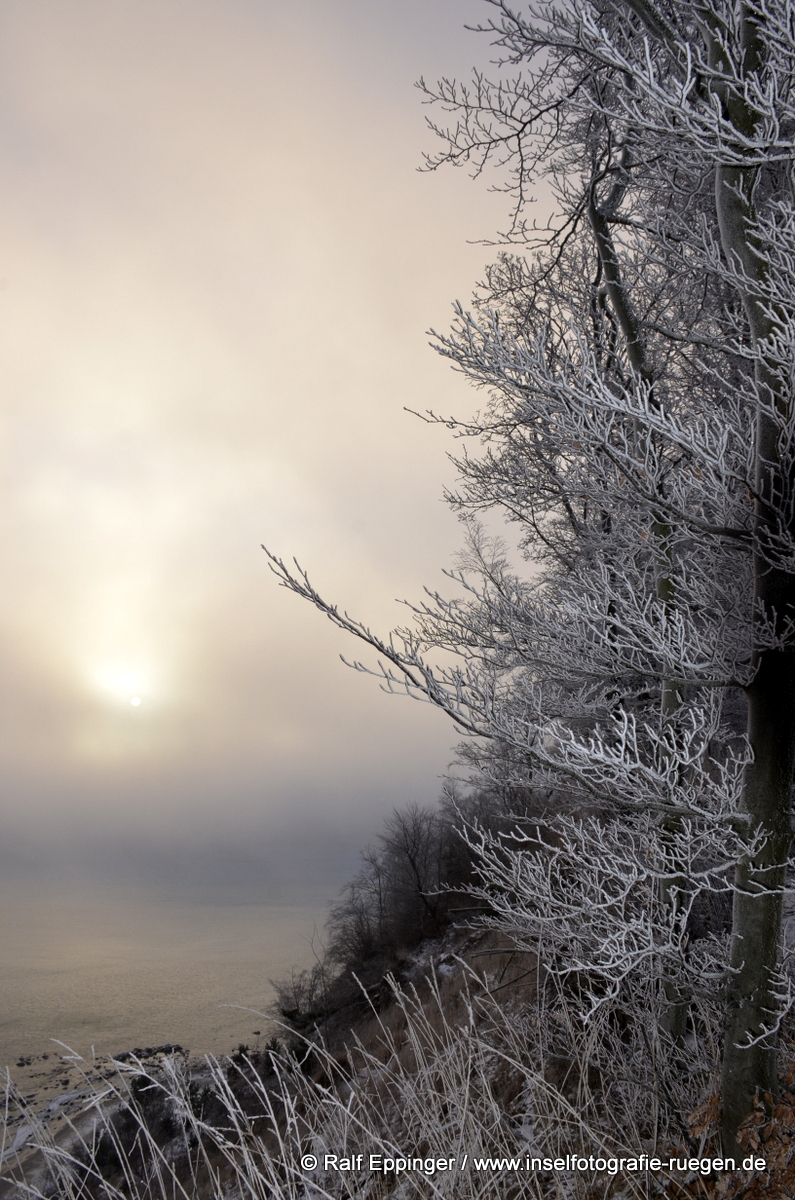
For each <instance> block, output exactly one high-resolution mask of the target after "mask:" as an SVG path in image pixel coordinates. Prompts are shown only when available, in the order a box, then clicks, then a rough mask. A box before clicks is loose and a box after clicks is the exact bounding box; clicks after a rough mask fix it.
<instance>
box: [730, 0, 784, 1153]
mask: <svg viewBox="0 0 795 1200" xmlns="http://www.w3.org/2000/svg"><path fill="white" fill-rule="evenodd" d="M740 29H741V45H740V47H739V50H740V53H741V56H742V66H743V73H744V75H745V76H746V78H747V76H748V75H749V74H750V73H751V72H755V71H758V70H760V69H761V67H762V65H763V56H764V43H763V36H762V32H761V31H760V28H759V26H758V24H757V23H756V21H755V20H754V19H753V18H752V15H751V14H750V13H749V11H748V8H747V7H745V9H744V12H743V20H742V23H741V26H740ZM717 58H719V55H718V54H716V59H717ZM721 99H722V102H723V108H724V113H725V115H726V116H727V117H728V118H729V120H730V121H731V123H732V124H733V125H734V127H735V128H736V129H737V130H738V131H739V132H742V133H744V134H746V135H748V134H751V133H753V131H754V128H755V125H756V117H755V114H754V112H753V110H752V109H751V107H750V106H749V104H748V102H747V99H746V95H744V94H743V93H742V92H740V90H739V89H738V88H737V87H734V88H731V89H729V88H727V89H726V92H725V93H724V95H723V96H722V97H721ZM756 182H757V176H756V169H755V168H753V167H748V168H743V167H741V166H736V165H733V166H719V167H718V169H717V171H716V181H715V200H716V208H717V216H718V223H719V227H720V234H721V241H722V245H723V251H724V254H725V256H726V259H727V261H728V262H729V264H730V265H732V266H735V267H736V268H737V269H738V277H739V278H740V279H741V280H742V282H741V284H740V292H741V296H742V301H743V306H744V309H745V313H746V316H747V318H748V322H749V326H750V330H751V336H752V338H753V341H754V344H755V345H756V347H757V348H758V349H759V350H760V355H759V358H758V360H757V372H756V383H757V388H758V395H759V410H758V414H757V429H756V446H755V461H756V478H755V491H756V497H755V539H756V552H755V559H754V599H755V612H756V614H757V621H758V622H765V623H767V624H768V625H770V626H772V628H773V629H774V630H775V631H776V633H777V634H781V633H783V631H784V625H785V622H786V620H787V618H788V617H791V616H792V615H793V614H794V613H795V576H793V575H792V574H791V573H789V572H787V571H785V570H783V569H781V568H780V567H778V566H777V565H776V553H775V546H774V545H773V542H774V537H775V531H776V529H777V526H778V523H779V522H780V520H781V518H782V516H783V515H785V514H782V501H783V499H784V497H786V496H787V494H788V491H789V486H788V483H789V481H788V480H786V479H785V478H784V465H783V463H782V453H781V447H780V445H779V427H778V425H777V422H776V420H775V418H774V415H773V414H774V413H775V414H779V415H780V416H782V417H784V418H785V419H789V418H790V417H791V414H790V412H789V411H788V406H789V404H790V400H789V397H788V396H787V395H785V393H784V388H783V386H782V380H781V378H780V376H779V375H778V374H777V373H776V372H775V370H774V369H773V367H772V364H771V363H770V362H769V361H768V360H766V358H765V341H766V339H767V338H769V337H770V335H771V333H773V332H774V328H775V314H774V313H772V312H771V311H770V309H769V308H767V309H766V308H765V307H764V306H763V304H762V301H761V299H760V292H761V285H762V284H763V283H764V282H765V278H766V262H765V257H764V247H763V246H762V245H760V243H759V239H758V235H757V233H756V225H755V211H754V187H755V184H756ZM787 524H788V525H789V527H790V532H792V531H793V521H792V516H791V514H790V517H789V521H788V522H787ZM756 640H757V646H756V648H755V652H754V678H753V682H752V683H751V685H750V686H749V687H748V689H747V698H748V739H749V742H750V745H751V750H752V752H753V762H752V763H751V764H750V765H749V767H748V768H747V774H746V779H745V788H744V796H743V805H744V808H745V811H746V813H747V814H748V815H749V817H750V818H751V823H752V826H753V827H754V828H755V829H758V830H760V831H762V832H763V833H764V834H765V835H766V841H765V844H764V847H763V850H762V851H761V853H760V854H759V855H758V856H757V857H755V858H754V859H753V860H751V859H749V860H748V861H746V862H743V863H741V864H740V866H739V867H738V870H737V875H736V881H735V889H736V890H735V894H734V907H733V919H732V943H731V959H730V966H731V975H730V977H729V984H728V1005H727V1017H726V1033H725V1044H724V1056H723V1081H722V1101H723V1126H722V1134H723V1144H724V1152H725V1153H726V1154H727V1155H731V1154H736V1153H738V1152H739V1151H740V1147H739V1145H738V1141H737V1135H738V1130H739V1129H740V1126H741V1125H742V1123H743V1121H744V1120H745V1118H746V1117H747V1116H748V1115H749V1114H750V1113H751V1112H752V1110H753V1107H754V1104H755V1103H756V1102H757V1100H758V1099H761V1101H762V1102H763V1103H764V1104H766V1106H767V1107H768V1108H769V1107H770V1105H771V1103H772V1100H773V1099H774V1098H775V1096H776V1092H777V1069H776V1064H777V1053H776V1039H775V1035H769V1036H764V1033H765V1030H766V1029H770V1028H772V1027H774V1026H775V1024H776V1018H777V1016H778V1012H779V1008H780V999H779V997H778V996H777V989H776V975H777V972H778V969H779V966H780V961H781V937H782V890H783V887H784V875H785V869H786V862H787V858H788V855H789V848H790V841H791V834H790V805H791V791H792V777H793V766H794V765H795V653H794V652H793V651H792V650H790V649H770V648H766V647H763V646H760V645H759V644H758V642H759V638H758V637H757V639H756Z"/></svg>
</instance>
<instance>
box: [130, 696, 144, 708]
mask: <svg viewBox="0 0 795 1200" xmlns="http://www.w3.org/2000/svg"><path fill="white" fill-rule="evenodd" d="M140 703H141V697H140V696H133V698H132V700H131V701H130V704H132V706H133V708H137V707H138V705H139V704H140Z"/></svg>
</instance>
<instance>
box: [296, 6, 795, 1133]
mask: <svg viewBox="0 0 795 1200" xmlns="http://www.w3.org/2000/svg"><path fill="white" fill-rule="evenodd" d="M485 4H486V5H487V7H488V9H489V13H488V19H487V20H486V21H485V22H484V24H483V26H482V29H483V31H484V32H486V33H488V34H489V35H490V37H491V40H492V43H493V44H494V45H495V46H496V47H497V50H498V55H499V59H498V62H497V64H496V65H495V68H494V70H495V79H494V81H489V80H488V79H486V78H485V77H484V76H482V75H480V74H476V75H475V77H474V79H473V81H472V82H471V83H470V84H469V85H465V86H461V85H458V84H456V83H455V82H451V81H448V80H443V81H442V82H441V83H440V84H439V85H438V86H437V87H436V88H429V87H426V86H425V85H424V84H422V85H421V86H422V87H423V90H424V92H425V95H426V99H428V100H429V101H430V102H432V103H433V104H435V105H436V108H437V110H439V109H441V110H443V111H445V112H447V113H448V114H451V116H452V122H451V123H450V124H445V122H444V121H440V122H438V123H437V124H436V125H435V126H434V128H435V129H436V131H437V132H438V134H439V135H440V136H441V138H442V143H443V146H442V150H441V152H440V153H439V155H438V156H437V157H435V158H433V159H431V160H429V161H430V165H431V166H434V167H435V166H438V165H440V164H441V163H445V162H447V163H464V164H469V165H470V167H472V168H473V169H474V172H475V173H476V174H479V173H480V172H481V171H483V170H484V169H485V168H486V167H487V166H489V165H491V166H493V167H495V168H496V170H497V172H498V175H497V180H498V185H499V186H501V187H503V188H504V189H505V190H506V192H507V193H508V194H509V195H510V196H511V197H512V202H513V209H512V220H511V224H510V227H509V229H508V230H507V232H506V233H505V234H504V235H503V237H502V241H503V243H505V244H507V249H505V250H503V252H502V253H501V255H500V257H499V259H498V261H497V263H496V264H495V266H494V267H493V268H492V269H491V270H490V271H489V272H488V275H487V278H486V281H485V283H484V284H483V285H482V286H481V288H480V289H479V291H478V293H477V295H476V297H475V301H474V303H473V305H472V307H471V309H470V310H469V311H465V310H464V309H463V308H462V307H459V308H458V309H457V317H456V323H455V325H454V328H453V330H452V331H451V332H450V333H449V334H446V335H442V336H439V337H438V338H437V347H438V349H439V350H440V351H441V353H442V354H444V355H446V356H447V357H448V358H449V359H450V360H451V362H452V363H453V365H454V366H455V367H456V368H457V369H458V370H460V371H462V372H463V373H464V375H465V376H466V377H467V378H468V379H469V380H470V382H472V383H473V384H474V385H475V386H476V387H478V388H482V389H483V390H484V393H485V396H486V400H485V403H484V407H483V409H482V411H481V412H480V413H479V415H478V416H477V417H475V418H473V419H471V420H468V421H465V422H462V421H459V420H456V419H455V418H449V419H448V418H439V417H436V416H434V415H433V414H428V419H431V420H444V421H445V423H446V424H448V425H449V427H450V428H451V430H452V431H453V432H454V433H455V434H456V435H457V436H458V437H460V438H462V439H465V444H466V440H469V441H470V442H474V443H476V444H478V445H479V447H480V449H479V450H478V451H477V452H473V451H469V450H466V449H465V450H464V452H463V453H462V454H461V456H460V457H459V459H458V466H459V471H460V484H459V487H458V489H457V490H456V492H455V493H454V494H452V495H451V496H450V501H451V503H452V504H453V506H454V507H455V508H456V509H457V510H458V511H459V512H460V513H461V514H462V516H463V517H464V518H465V520H466V521H467V522H468V524H469V529H470V538H469V550H468V551H467V555H466V557H465V559H464V560H463V561H462V569H461V570H460V571H459V572H457V573H456V574H455V579H456V581H457V583H458V585H459V588H460V590H459V592H458V593H457V594H455V595H453V596H452V598H450V597H448V596H444V595H441V594H437V593H430V594H429V596H428V598H427V599H426V601H425V602H424V603H422V604H421V605H419V606H417V607H415V608H414V618H415V621H414V624H413V625H412V627H411V628H407V629H404V630H399V631H396V632H395V633H394V634H393V635H391V636H390V637H389V638H387V639H382V638H379V637H377V636H376V635H375V634H373V633H371V631H370V630H369V629H368V628H366V627H365V626H364V625H362V624H360V623H359V622H357V621H356V620H354V619H353V618H351V617H349V616H348V615H346V614H343V613H340V612H339V611H338V609H337V608H336V607H334V606H333V605H331V604H329V603H327V602H326V601H325V600H324V599H323V598H322V597H321V596H320V595H319V594H318V593H317V592H316V591H315V589H314V588H313V587H312V585H311V584H310V583H309V581H308V579H307V578H306V576H305V575H304V574H303V572H301V571H300V570H298V571H297V572H293V571H291V570H289V569H288V568H286V567H285V566H284V564H283V563H282V562H281V561H280V560H278V559H273V565H274V568H275V570H276V571H277V574H279V575H280V577H281V579H282V582H283V583H284V584H285V585H286V586H288V587H290V588H292V589H293V590H294V591H296V592H297V593H299V594H300V595H302V596H304V597H305V598H307V599H309V600H310V601H311V602H313V603H314V604H316V605H317V606H318V607H319V608H320V609H321V610H322V611H324V612H325V613H326V614H327V615H328V616H329V617H330V618H331V619H332V620H333V621H334V622H335V623H336V624H338V625H339V626H341V627H342V628H345V629H347V630H349V631H350V632H351V633H353V634H355V635H356V636H358V637H359V638H361V639H363V640H364V641H365V642H367V643H368V644H369V645H370V646H371V647H373V648H374V649H375V650H376V651H377V652H378V653H379V655H380V658H381V662H382V665H381V667H380V675H381V678H382V681H383V683H384V684H385V686H386V687H387V688H388V689H390V690H392V689H397V688H400V689H405V690H406V691H408V692H409V693H410V694H412V695H415V696H418V697H420V698H423V699H425V700H428V701H430V702H431V703H433V704H434V705H436V706H438V707H440V708H441V709H443V710H444V711H446V712H447V713H449V714H450V716H451V717H452V718H453V720H454V721H455V722H456V724H457V725H458V726H459V728H460V729H462V730H463V731H465V733H467V734H468V735H470V737H471V739H472V744H471V747H470V750H469V752H468V753H469V757H470V759H471V760H474V761H475V762H476V764H479V765H480V767H481V769H482V770H483V771H484V772H485V773H486V774H488V772H489V771H490V770H491V769H492V768H493V765H494V763H495V762H496V761H497V760H499V762H500V763H501V766H500V770H501V771H503V773H505V771H506V770H508V773H509V774H511V775H512V778H511V783H512V785H513V786H516V787H518V788H527V787H530V786H532V787H533V788H536V789H540V790H546V792H547V793H548V795H549V796H550V797H551V798H552V799H553V800H554V798H555V797H565V799H566V802H567V811H566V815H565V816H563V817H561V818H559V820H558V822H557V826H556V829H555V833H554V839H553V840H552V841H550V838H548V837H547V838H544V837H543V836H540V837H539V839H534V837H531V836H530V835H528V834H524V835H522V836H521V837H519V838H518V839H517V841H516V842H515V844H514V846H513V849H511V848H508V847H506V844H505V841H504V839H498V840H497V841H495V840H494V839H493V838H490V837H489V836H486V835H483V836H482V837H481V838H480V842H479V849H480V851H481V854H482V856H483V868H482V881H483V882H482V890H483V892H484V893H485V894H487V895H488V896H490V897H491V902H492V905H493V907H494V909H495V911H496V912H497V916H498V917H499V918H500V919H501V920H502V921H503V923H504V925H505V927H512V928H514V929H519V930H524V931H525V932H526V934H527V936H529V935H530V933H532V934H533V936H536V937H543V938H546V940H547V944H548V945H549V946H550V947H551V949H550V954H551V960H553V961H552V965H553V967H554V968H555V969H557V970H558V971H559V972H560V973H561V974H564V975H565V974H566V973H567V972H572V971H576V973H577V976H578V979H582V978H586V979H587V980H588V981H589V982H588V984H587V986H586V988H585V992H586V993H587V1003H588V1005H590V1006H591V1009H595V1008H598V1007H599V1006H600V1005H602V1004H604V1003H606V1002H608V1000H609V999H610V998H611V997H615V996H616V995H618V994H619V993H620V992H621V989H622V988H626V986H627V985H628V983H629V984H632V981H633V980H634V981H636V982H637V980H638V979H640V978H641V976H642V977H643V978H644V979H645V980H646V981H647V984H648V987H649V988H650V989H651V991H647V992H645V993H644V995H652V994H653V995H655V996H656V997H657V1002H658V1019H659V1028H660V1029H661V1031H662V1035H663V1036H664V1037H666V1038H668V1039H669V1043H670V1046H671V1050H672V1054H674V1053H675V1050H676V1047H677V1046H683V1045H684V1044H685V1042H686V1040H687V1039H688V1038H690V1039H691V1040H692V1039H693V1038H697V1037H698V1030H697V1028H696V1026H695V1025H694V1023H693V1017H692V1005H693V1003H694V1002H695V1001H696V1000H698V999H699V998H701V999H703V998H704V997H708V998H709V999H710V1002H712V1003H714V1004H716V1005H720V1006H722V1010H723V1012H724V1039H723V1068H722V1070H723V1074H722V1111H723V1139H724V1146H725V1148H726V1150H727V1152H732V1151H733V1150H736V1145H737V1134H738V1130H739V1127H740V1125H741V1124H742V1121H743V1120H744V1118H745V1117H746V1116H747V1115H748V1114H749V1113H750V1112H751V1111H752V1109H753V1106H754V1102H755V1097H756V1096H757V1095H759V1096H761V1097H763V1098H764V1097H768V1098H769V1097H772V1096H775V1093H776V1078H777V1068H776V1053H777V1050H776V1047H777V1032H778V1030H779V1028H780V1023H781V1020H782V1017H783V1015H784V1012H785V1010H786V1008H787V1005H788V984H787V978H786V972H785V971H784V968H783V965H782V948H781V942H782V933H781V929H782V916H781V914H782V896H783V890H784V886H785V875H786V869H787V863H788V857H789V852H790V805H791V791H792V777H793V766H794V761H793V760H794V759H795V660H794V657H793V656H794V654H795V391H794V389H795V175H794V174H793V170H794V169H795V164H794V163H793V158H794V157H795V144H794V142H793V138H794V137H795V90H794V89H795V5H793V4H792V3H791V2H788V0H761V2H760V3H743V2H741V0H736V2H735V0H705V2H704V3H692V2H687V3H683V2H680V0H661V2H660V3H654V2H647V0H572V2H571V3H565V2H564V3H560V4H548V3H543V2H540V3H532V4H529V5H527V6H524V7H523V8H522V9H521V10H519V9H516V10H514V9H512V8H511V7H509V5H508V4H507V3H504V2H502V0H485ZM540 180H545V181H546V182H547V184H548V185H549V186H551V187H552V189H553V192H554V195H555V198H556V211H557V217H556V218H555V220H554V221H553V222H552V223H551V224H550V225H549V226H548V227H546V228H543V229H538V228H536V227H535V225H533V224H532V223H531V222H530V219H529V216H528V208H527V205H528V202H529V199H530V196H531V192H532V187H533V186H534V184H535V183H536V182H537V181H540ZM494 511H497V512H499V513H502V514H503V516H505V517H506V518H507V519H508V520H509V521H511V522H513V523H514V524H515V525H516V527H517V529H518V530H519V533H520V544H521V549H522V552H523V554H524V556H525V558H526V560H527V561H528V562H529V563H531V564H532V570H530V571H529V572H528V571H525V572H524V573H516V572H514V571H512V570H511V568H510V566H509V564H508V562H507V560H506V557H505V554H504V553H503V552H502V550H501V549H500V547H499V546H497V545H496V544H495V543H494V542H490V541H489V539H487V538H486V537H485V536H484V535H483V534H482V533H480V532H479V529H478V525H477V519H478V515H479V514H484V513H491V512H494ZM444 652H451V653H452V658H451V659H450V660H449V662H450V664H451V665H449V666H445V665H444ZM440 663H441V664H442V665H439V664H440ZM362 669H365V668H362ZM376 673H378V670H377V671H376ZM479 744H482V745H485V746H488V747H490V749H488V750H487V751H486V752H483V753H481V752H479V751H478V749H477V746H478V745H479ZM495 748H496V749H495ZM506 763H507V764H509V768H506V765H505V764H506ZM552 824H554V821H553V822H552ZM478 836H479V835H478V833H477V831H472V832H471V833H470V837H471V838H472V840H473V842H475V843H477V842H478ZM721 892H724V893H725V892H731V893H732V895H733V915H732V927H731V937H730V941H729V942H725V941H724V942H721V940H720V938H719V937H715V936H713V937H711V938H696V937H695V936H694V920H695V915H696V914H697V912H698V911H699V905H700V904H702V903H703V899H704V897H705V896H706V897H708V896H710V895H715V894H716V893H721ZM500 896H501V897H503V900H501V901H500V900H499V899H498V898H499V897H500ZM500 906H501V907H500ZM632 986H634V984H632Z"/></svg>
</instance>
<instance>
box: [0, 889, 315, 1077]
mask: <svg viewBox="0 0 795 1200" xmlns="http://www.w3.org/2000/svg"><path fill="white" fill-rule="evenodd" d="M325 917H326V909H325V907H323V906H320V905H314V906H301V905H279V904H266V903H247V904H243V903H230V902H220V903H219V902H216V901H209V900H207V899H206V898H198V899H197V898H196V897H195V896H193V897H184V898H180V897H179V896H173V895H172V896H164V895H159V894H150V893H149V892H148V891H147V890H146V889H141V888H139V887H134V886H120V887H116V886H112V885H110V884H107V883H106V884H101V885H96V884H90V883H87V882H85V881H80V882H76V883H73V884H71V885H67V884H65V883H64V882H63V881H59V882H58V884H57V885H53V886H48V885H47V884H42V882H41V880H38V881H37V882H35V883H33V882H25V881H20V880H19V879H15V880H13V881H5V882H4V881H1V880H0V1070H1V1069H2V1068H3V1067H4V1066H6V1065H7V1066H8V1067H9V1068H10V1071H11V1076H12V1078H14V1077H15V1076H19V1075H20V1073H23V1074H24V1075H25V1076H27V1077H30V1075H31V1072H32V1073H33V1074H35V1073H36V1067H37V1065H38V1067H39V1068H41V1067H42V1066H43V1065H44V1064H46V1065H47V1066H48V1068H50V1070H52V1069H53V1067H54V1064H56V1063H59V1062H66V1061H67V1060H68V1061H70V1062H75V1061H78V1060H79V1061H82V1062H86V1063H88V1062H90V1061H91V1060H92V1059H96V1058H97V1057H102V1056H106V1055H114V1056H116V1055H118V1054H120V1053H122V1052H129V1051H134V1050H136V1049H139V1048H140V1049H143V1050H146V1049H147V1048H155V1047H158V1046H162V1045H165V1044H171V1045H179V1046H181V1047H182V1048H183V1049H184V1050H185V1051H187V1052H189V1053H190V1054H191V1055H203V1054H208V1053H209V1054H217V1055H224V1054H229V1053H232V1052H233V1051H234V1050H235V1049H236V1048H237V1047H238V1046H239V1045H240V1044H244V1045H247V1046H250V1047H251V1048H252V1049H257V1048H258V1047H259V1046H260V1045H261V1044H264V1042H265V1041H266V1040H267V1038H268V1037H270V1036H271V1035H272V1033H273V1030H272V1028H271V1027H270V1026H269V1019H268V1014H267V1010H268V1008H269V1006H270V1004H271V1003H272V1001H273V999H274V991H273V988H272V986H271V982H270V981H271V980H273V979H282V978H285V977H287V976H289V975H290V973H291V971H292V970H300V969H302V968H304V967H307V966H310V965H311V964H312V962H313V961H314V959H315V956H316V954H317V953H318V950H319V938H320V935H321V932H322V927H323V924H324V921H325ZM75 1056H76V1057H75Z"/></svg>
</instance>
